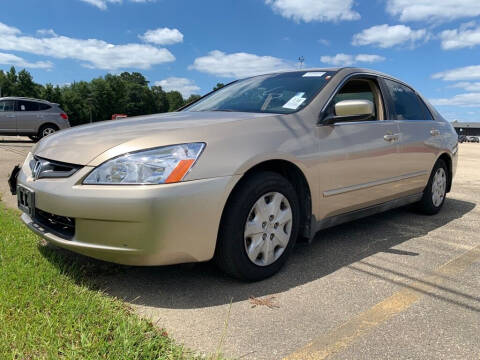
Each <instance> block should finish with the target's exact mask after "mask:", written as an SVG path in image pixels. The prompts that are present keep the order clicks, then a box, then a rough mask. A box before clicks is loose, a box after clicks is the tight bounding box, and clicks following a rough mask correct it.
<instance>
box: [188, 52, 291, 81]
mask: <svg viewBox="0 0 480 360" xmlns="http://www.w3.org/2000/svg"><path fill="white" fill-rule="evenodd" d="M290 68H292V65H290V64H288V63H287V62H286V61H285V60H282V59H279V58H276V57H272V56H259V55H255V54H248V53H243V52H239V53H233V54H225V53H224V52H222V51H219V50H214V51H211V52H209V53H208V55H207V56H202V57H198V58H196V59H195V61H194V62H193V64H192V65H190V66H189V69H194V70H198V71H201V72H205V73H209V74H213V75H216V76H223V77H236V78H240V77H246V76H250V75H256V74H262V73H268V72H273V71H279V70H286V69H290Z"/></svg>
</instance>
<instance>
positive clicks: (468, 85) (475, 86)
mask: <svg viewBox="0 0 480 360" xmlns="http://www.w3.org/2000/svg"><path fill="white" fill-rule="evenodd" d="M451 87H454V88H459V89H464V90H466V91H471V92H480V82H478V81H477V82H469V81H462V82H458V83H455V84H453V85H452V86H451Z"/></svg>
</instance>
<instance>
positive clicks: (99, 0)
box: [81, 0, 156, 10]
mask: <svg viewBox="0 0 480 360" xmlns="http://www.w3.org/2000/svg"><path fill="white" fill-rule="evenodd" d="M81 1H83V2H86V3H87V4H90V5H93V6H96V7H97V8H99V9H100V10H106V9H107V7H108V4H121V3H122V0H81ZM155 1H156V0H130V2H134V3H147V2H155Z"/></svg>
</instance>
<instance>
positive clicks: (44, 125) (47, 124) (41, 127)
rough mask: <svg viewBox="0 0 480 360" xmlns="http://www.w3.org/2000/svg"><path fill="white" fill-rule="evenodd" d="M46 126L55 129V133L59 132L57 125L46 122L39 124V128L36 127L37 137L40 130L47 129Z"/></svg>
mask: <svg viewBox="0 0 480 360" xmlns="http://www.w3.org/2000/svg"><path fill="white" fill-rule="evenodd" d="M47 126H52V127H54V128H55V129H57V131H58V130H60V127H59V126H58V125H57V124H55V123H54V122H51V121H48V122H45V123H42V124H40V126H39V127H38V130H37V135H40V132H41V131H42V129H43V128H45V127H47Z"/></svg>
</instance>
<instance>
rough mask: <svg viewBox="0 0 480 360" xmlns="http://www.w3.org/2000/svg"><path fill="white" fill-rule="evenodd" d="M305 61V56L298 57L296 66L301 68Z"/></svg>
mask: <svg viewBox="0 0 480 360" xmlns="http://www.w3.org/2000/svg"><path fill="white" fill-rule="evenodd" d="M304 62H305V58H304V57H303V56H300V57H299V58H298V68H299V69H301V68H302V67H303V63H304Z"/></svg>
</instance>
